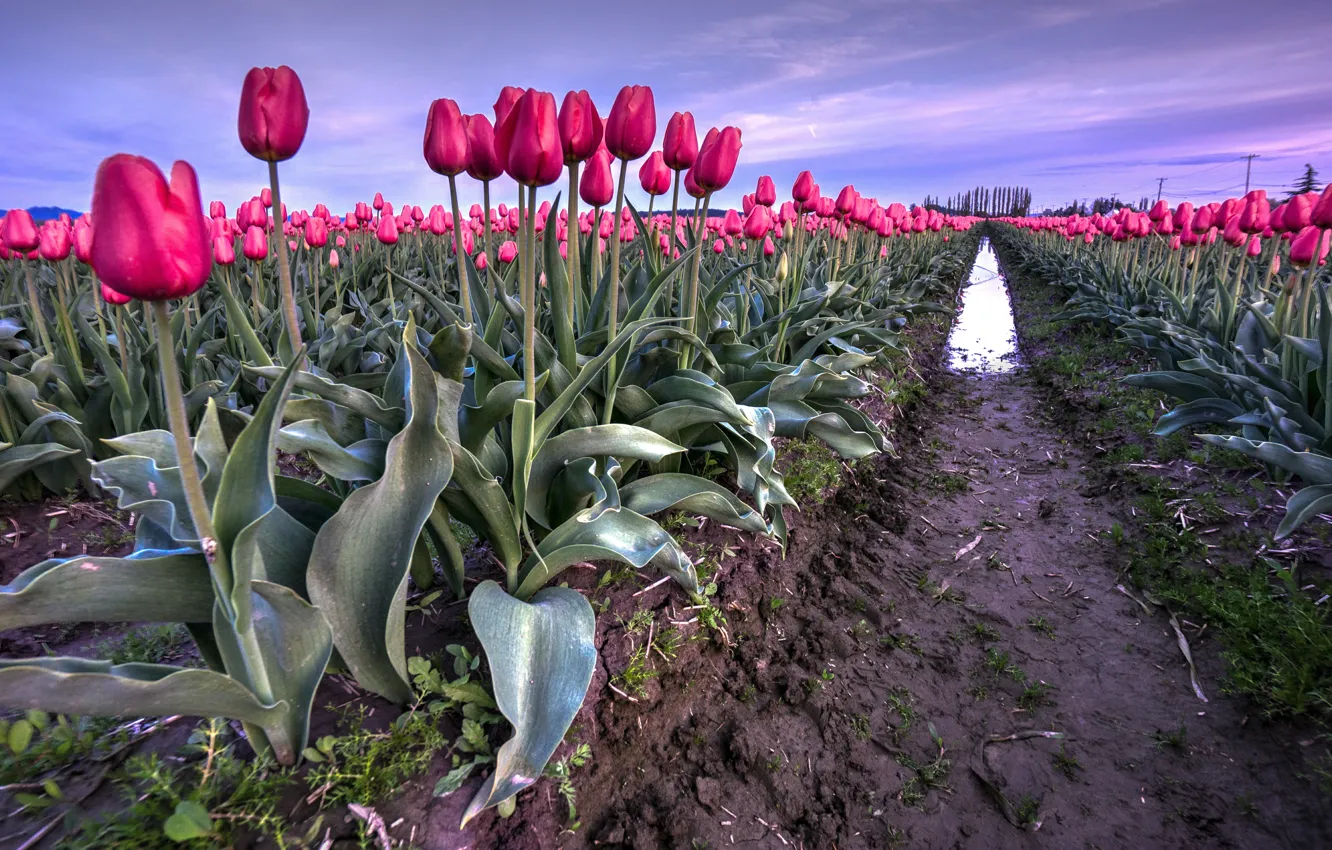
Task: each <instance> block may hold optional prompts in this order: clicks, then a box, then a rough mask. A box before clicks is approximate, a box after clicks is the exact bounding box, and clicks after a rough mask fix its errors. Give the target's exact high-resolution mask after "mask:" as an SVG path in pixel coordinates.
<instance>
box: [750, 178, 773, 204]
mask: <svg viewBox="0 0 1332 850" xmlns="http://www.w3.org/2000/svg"><path fill="white" fill-rule="evenodd" d="M754 203H756V204H761V205H763V206H765V207H770V206H772V205H773V204H775V203H777V186H776V184H775V183H773V182H772V178H771V177H769V176H768V175H766V174H765V175H763V176H762V177H760V178H759V179H758V188H757V189H755V190H754Z"/></svg>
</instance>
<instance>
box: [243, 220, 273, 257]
mask: <svg viewBox="0 0 1332 850" xmlns="http://www.w3.org/2000/svg"><path fill="white" fill-rule="evenodd" d="M241 253H243V254H244V255H245V258H246V259H247V260H255V261H259V260H263V259H264V258H266V257H267V256H268V237H267V236H265V235H264V231H262V230H260V229H259V228H258V227H255V226H253V225H251V226H250V228H249V229H248V230H246V231H245V241H244V242H242V243H241Z"/></svg>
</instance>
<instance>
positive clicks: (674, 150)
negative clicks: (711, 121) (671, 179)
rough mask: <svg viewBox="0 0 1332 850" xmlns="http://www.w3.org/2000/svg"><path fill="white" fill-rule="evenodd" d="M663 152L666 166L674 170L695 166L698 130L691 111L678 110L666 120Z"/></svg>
mask: <svg viewBox="0 0 1332 850" xmlns="http://www.w3.org/2000/svg"><path fill="white" fill-rule="evenodd" d="M661 153H662V160H663V161H664V162H665V163H666V167H667V168H669V169H671V170H672V171H688V170H689V169H690V168H692V167H693V165H694V160H696V159H698V132H697V131H696V130H695V129H694V116H693V115H692V114H691V113H689V112H677V113H675V114H674V115H672V116H671V120H669V121H667V122H666V138H665V139H664V140H663V141H662V151H661Z"/></svg>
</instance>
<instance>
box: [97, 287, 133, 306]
mask: <svg viewBox="0 0 1332 850" xmlns="http://www.w3.org/2000/svg"><path fill="white" fill-rule="evenodd" d="M102 300H103V301H105V302H106V303H108V304H128V303H130V302H131V301H133V300H134V299H133V298H131V297H130V296H128V295H124V294H122V293H119V292H116V291H115V290H114V289H112V288H111V287H109V286H107V285H106V284H105V283H103V284H102Z"/></svg>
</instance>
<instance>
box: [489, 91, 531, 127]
mask: <svg viewBox="0 0 1332 850" xmlns="http://www.w3.org/2000/svg"><path fill="white" fill-rule="evenodd" d="M524 91H526V90H525V89H520V88H518V87H517V86H505V87H504V88H502V89H500V93H499V97H498V98H496V99H495V128H496V129H497V130H498V129H499V125H501V124H503V123H504V119H505V117H507V116H508V114H509V110H511V109H513V108H514V107H515V106H516V105H517V104H518V101H519V100H521V99H522V96H523V92H524Z"/></svg>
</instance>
